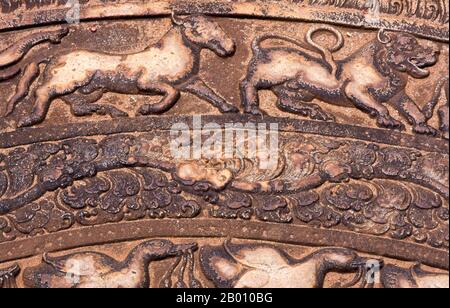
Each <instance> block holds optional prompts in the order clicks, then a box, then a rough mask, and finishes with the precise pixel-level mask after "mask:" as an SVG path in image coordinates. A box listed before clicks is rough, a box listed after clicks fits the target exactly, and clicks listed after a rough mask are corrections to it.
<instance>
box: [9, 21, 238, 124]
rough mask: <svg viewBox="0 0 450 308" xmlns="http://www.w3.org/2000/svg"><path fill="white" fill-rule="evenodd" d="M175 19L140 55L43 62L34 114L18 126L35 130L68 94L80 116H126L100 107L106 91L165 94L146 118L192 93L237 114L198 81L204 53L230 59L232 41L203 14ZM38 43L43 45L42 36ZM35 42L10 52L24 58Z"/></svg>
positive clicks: (30, 78)
mask: <svg viewBox="0 0 450 308" xmlns="http://www.w3.org/2000/svg"><path fill="white" fill-rule="evenodd" d="M172 21H173V24H174V27H173V28H172V29H171V30H170V31H169V32H167V33H166V34H165V35H164V37H163V38H162V39H161V40H160V41H159V42H158V43H157V44H156V45H154V46H148V47H147V48H146V49H145V50H143V51H142V52H139V53H135V54H123V55H119V54H116V55H113V54H104V53H99V52H93V51H84V50H77V51H73V52H70V53H68V54H64V55H60V56H58V57H51V58H50V57H49V58H48V59H45V60H43V62H45V63H47V66H46V69H45V72H44V73H43V75H44V77H43V78H42V79H40V81H39V86H38V87H37V89H36V90H35V102H34V107H33V110H32V112H31V114H30V115H28V116H26V117H25V118H23V119H22V120H21V121H20V122H19V123H18V126H19V127H24V126H31V125H33V124H36V123H39V122H41V121H42V120H44V118H45V116H46V113H47V111H48V109H49V107H50V104H51V102H52V100H54V99H55V98H57V97H62V96H69V98H66V99H65V100H66V102H68V103H70V104H71V108H72V112H73V114H74V115H76V116H83V115H89V114H92V113H95V112H100V113H102V114H105V113H106V114H110V115H111V116H124V115H126V114H124V113H123V112H121V111H120V110H117V109H116V108H114V107H113V106H102V105H97V104H95V102H96V101H98V100H99V99H101V97H102V96H103V94H104V93H105V92H107V91H112V92H117V93H126V94H139V93H140V94H154V95H162V96H163V99H162V100H161V101H160V102H159V103H157V104H154V105H144V106H141V107H140V108H139V111H138V112H139V113H140V114H142V115H148V114H158V113H163V112H165V111H167V110H169V109H170V108H171V107H173V105H174V104H175V103H176V102H177V101H178V99H179V97H180V91H185V92H190V93H193V94H195V95H197V96H199V97H200V98H202V99H205V100H207V101H208V102H210V103H211V104H212V105H214V106H215V107H217V108H219V109H220V110H221V111H222V112H236V111H237V108H236V107H234V106H232V105H231V104H229V103H227V102H225V100H224V99H223V98H221V97H220V96H219V95H217V94H216V93H215V92H214V91H213V90H211V89H210V88H209V87H208V86H207V85H206V84H205V83H204V82H203V81H202V80H201V79H200V78H198V77H197V74H198V72H199V66H200V52H201V50H202V49H203V48H207V49H211V50H212V51H214V52H215V53H216V54H217V55H219V56H221V57H225V56H230V55H232V54H233V53H234V51H235V43H234V42H233V40H232V39H231V38H230V37H228V36H227V34H225V32H223V30H222V29H221V28H220V26H219V25H217V24H216V23H214V22H213V21H211V20H209V19H208V18H206V17H204V16H188V17H184V18H182V17H177V16H176V15H175V14H173V16H172ZM44 37H46V36H44ZM58 38H59V37H58ZM39 39H40V41H43V38H39ZM36 40H37V38H35V37H31V38H29V39H27V40H25V41H24V43H22V44H19V45H18V46H13V47H11V50H16V49H17V50H20V51H22V52H21V53H20V55H21V56H23V53H24V52H26V51H27V50H24V48H22V46H21V45H24V46H30V47H31V46H32V44H33V43H32V42H35V41H36ZM16 53H17V52H16ZM8 58H9V52H8V50H6V51H5V52H4V53H2V54H0V59H1V60H2V61H5V60H8ZM17 59H19V58H18V56H16V57H15V60H17ZM41 63H42V62H41ZM7 64H8V63H7ZM39 64H40V63H31V64H29V65H28V66H27V67H26V68H25V69H24V73H23V76H22V77H21V79H20V81H19V86H18V88H17V92H16V94H15V95H14V96H13V97H12V98H11V100H10V101H9V102H8V107H7V112H6V115H8V114H9V113H11V112H12V110H13V109H14V106H15V105H16V104H17V103H18V102H20V101H21V100H22V99H23V98H25V97H26V96H27V95H28V94H29V87H30V86H31V84H32V83H33V82H34V80H35V79H36V78H37V77H38V76H39V75H40V74H39ZM7 74H8V73H7ZM7 76H9V75H7ZM63 99H64V98H63Z"/></svg>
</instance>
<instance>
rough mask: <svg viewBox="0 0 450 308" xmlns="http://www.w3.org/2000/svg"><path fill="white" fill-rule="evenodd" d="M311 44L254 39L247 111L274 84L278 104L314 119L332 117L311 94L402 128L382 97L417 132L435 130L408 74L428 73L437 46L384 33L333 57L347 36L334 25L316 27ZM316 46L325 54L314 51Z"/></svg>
mask: <svg viewBox="0 0 450 308" xmlns="http://www.w3.org/2000/svg"><path fill="white" fill-rule="evenodd" d="M319 30H327V31H331V32H332V33H333V34H334V35H335V36H336V37H337V43H336V45H335V46H333V47H332V48H330V49H329V50H328V49H327V48H324V47H322V46H320V45H318V44H317V43H315V42H314V41H313V39H312V35H313V34H314V33H315V32H317V31H319ZM267 39H275V40H283V41H286V42H289V43H292V44H294V45H296V46H298V48H295V49H293V48H288V47H286V48H283V47H276V48H264V47H262V46H261V43H262V42H263V41H264V40H267ZM306 41H307V44H305V43H302V42H296V41H295V40H292V39H290V38H285V37H280V36H273V35H269V36H262V37H260V38H257V39H255V41H254V42H253V45H252V50H253V59H252V60H251V62H250V64H249V71H248V74H247V77H246V78H245V79H244V80H243V81H242V83H241V93H242V102H243V105H244V108H245V111H246V112H248V113H252V114H260V113H261V110H260V109H259V108H258V106H259V100H258V93H257V92H258V90H260V89H271V90H272V91H273V92H274V93H276V95H277V96H278V101H277V106H278V107H279V108H280V109H283V110H286V111H289V112H295V113H300V114H302V115H305V116H309V117H311V118H313V119H319V120H329V119H332V118H331V117H330V116H329V115H327V114H325V113H324V112H323V111H322V110H321V109H320V108H319V107H318V106H317V105H315V104H311V103H310V102H311V101H312V100H313V99H316V98H318V99H320V100H321V101H324V102H327V103H330V104H337V105H353V106H355V107H356V108H359V109H362V110H363V111H365V112H367V113H368V114H370V115H371V116H373V117H376V119H377V124H378V125H379V126H380V127H387V128H402V127H403V125H402V124H401V123H400V122H399V121H397V120H395V119H394V118H392V117H391V116H390V115H389V111H388V109H387V108H386V107H384V106H383V103H385V102H388V101H392V102H394V104H395V105H396V107H397V108H398V110H399V111H400V112H401V113H403V114H404V115H405V116H406V118H407V119H408V120H409V121H410V122H411V124H412V125H413V126H414V128H413V129H414V131H415V132H416V133H423V134H432V135H434V134H436V131H435V130H434V129H433V128H431V127H430V126H428V125H427V124H426V122H427V118H426V117H425V115H424V114H423V112H422V111H421V110H420V109H419V108H418V107H417V105H416V104H415V102H414V101H413V100H412V99H411V98H410V97H409V96H408V95H407V94H406V93H405V87H406V85H407V82H408V81H407V79H408V78H407V76H408V75H410V76H412V77H414V78H426V77H428V76H429V71H428V70H427V69H426V67H428V66H433V65H434V64H436V62H437V61H438V54H439V49H438V48H437V47H425V46H421V45H420V44H419V42H418V41H417V40H416V39H415V38H414V37H413V36H411V35H407V34H402V33H385V32H384V31H382V30H380V32H379V34H378V39H377V40H376V41H374V42H371V43H369V44H367V45H366V46H364V47H362V48H361V49H360V50H358V51H355V53H354V54H353V55H351V56H349V57H348V58H346V59H343V60H340V61H335V60H334V58H333V55H332V53H333V52H336V51H338V50H339V49H340V48H341V47H342V46H343V44H344V39H343V36H342V34H341V33H340V32H338V31H337V30H336V29H334V28H331V27H328V26H326V27H317V28H312V29H311V30H310V31H309V32H308V34H307V39H306ZM311 48H312V49H314V50H316V51H318V52H319V54H320V55H321V58H318V57H317V55H315V54H314V53H311Z"/></svg>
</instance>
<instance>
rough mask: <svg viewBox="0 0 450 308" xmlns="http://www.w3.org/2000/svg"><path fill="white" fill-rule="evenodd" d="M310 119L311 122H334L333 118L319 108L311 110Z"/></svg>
mask: <svg viewBox="0 0 450 308" xmlns="http://www.w3.org/2000/svg"><path fill="white" fill-rule="evenodd" d="M310 118H311V119H313V120H318V121H325V122H331V121H334V120H335V118H334V117H333V116H332V115H329V114H328V113H326V112H325V111H323V110H322V109H320V108H318V109H314V110H312V111H311V114H310Z"/></svg>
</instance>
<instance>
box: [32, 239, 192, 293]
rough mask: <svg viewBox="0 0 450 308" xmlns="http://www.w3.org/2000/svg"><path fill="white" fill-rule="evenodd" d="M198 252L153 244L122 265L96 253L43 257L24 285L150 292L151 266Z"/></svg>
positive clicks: (165, 243) (159, 242)
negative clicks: (140, 289)
mask: <svg viewBox="0 0 450 308" xmlns="http://www.w3.org/2000/svg"><path fill="white" fill-rule="evenodd" d="M196 248H197V246H196V244H185V245H175V244H173V243H172V242H170V241H167V240H152V241H148V242H144V243H142V244H140V245H139V246H137V247H136V248H135V249H133V250H132V251H131V252H130V254H129V255H128V257H127V258H126V259H125V260H124V261H122V262H118V261H116V260H114V259H113V258H111V257H109V256H107V255H104V254H100V253H96V252H82V253H76V254H71V255H67V256H61V257H51V256H48V255H44V257H43V264H42V265H40V266H38V267H36V268H27V269H25V271H24V277H25V285H26V286H27V287H35V288H149V287H150V280H149V272H148V271H149V265H150V263H151V262H155V261H158V260H161V259H165V258H169V257H173V256H179V255H182V254H186V253H188V252H190V251H192V250H195V249H196Z"/></svg>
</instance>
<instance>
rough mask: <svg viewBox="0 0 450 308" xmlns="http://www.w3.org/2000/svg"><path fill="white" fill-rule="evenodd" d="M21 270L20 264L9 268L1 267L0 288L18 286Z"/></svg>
mask: <svg viewBox="0 0 450 308" xmlns="http://www.w3.org/2000/svg"><path fill="white" fill-rule="evenodd" d="M19 272H20V267H19V266H18V265H13V266H11V267H9V268H7V269H0V289H15V288H17V284H16V276H17V275H18V274H19Z"/></svg>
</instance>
